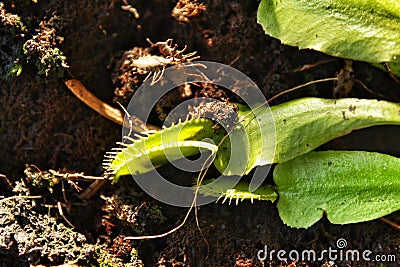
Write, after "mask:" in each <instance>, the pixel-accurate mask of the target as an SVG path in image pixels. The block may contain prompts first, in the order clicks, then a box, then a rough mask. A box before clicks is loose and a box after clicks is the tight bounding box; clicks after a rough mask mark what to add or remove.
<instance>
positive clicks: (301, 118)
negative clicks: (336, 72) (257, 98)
mask: <svg viewBox="0 0 400 267" xmlns="http://www.w3.org/2000/svg"><path fill="white" fill-rule="evenodd" d="M249 112H250V111H249V109H248V108H246V107H245V106H239V119H241V118H243V116H244V114H248V113H249ZM269 112H270V111H269V110H268V109H267V108H264V107H263V108H259V109H258V110H257V111H256V112H255V117H257V118H258V119H259V120H258V121H256V120H254V119H253V118H254V114H253V115H252V116H247V117H246V119H245V121H244V122H242V123H241V127H244V128H245V132H246V133H247V136H246V135H244V131H243V130H242V129H240V130H241V132H240V134H239V136H236V137H235V138H240V136H241V138H242V140H243V141H242V143H245V144H247V145H248V147H247V148H246V150H243V155H246V156H248V158H249V159H248V161H247V162H244V163H243V162H242V163H240V162H237V164H235V165H234V166H233V167H230V168H229V169H227V162H229V159H230V155H231V151H230V147H231V146H230V140H229V139H227V140H226V141H225V142H224V143H223V144H222V146H221V147H220V149H219V150H218V152H217V158H216V160H215V161H214V163H215V166H216V167H217V168H218V169H219V170H220V171H221V172H222V171H224V172H225V175H242V174H243V172H241V171H242V169H241V168H240V166H238V164H242V165H243V164H247V165H246V169H245V172H244V173H246V174H247V173H249V172H250V171H251V170H252V169H253V168H254V167H256V166H259V165H266V164H270V163H281V162H285V161H288V160H291V159H293V158H295V157H298V156H300V155H302V154H305V153H307V152H309V151H311V150H313V149H315V148H317V147H319V146H320V145H322V144H324V143H326V142H328V141H330V140H332V139H334V138H337V137H340V136H343V135H346V134H348V133H350V132H351V131H353V130H356V129H361V128H365V127H370V126H374V125H380V124H400V104H396V103H391V102H387V101H377V100H366V99H352V98H348V99H338V100H335V99H321V98H302V99H297V100H293V101H290V102H286V103H283V104H281V105H276V106H272V107H271V112H272V115H273V117H274V120H273V121H274V123H275V127H274V128H271V124H272V123H273V121H271V119H269V117H268V114H269ZM265 114H266V119H264V115H265ZM272 129H276V135H275V145H276V147H275V154H273V147H272V148H271V144H273V142H272V141H274V140H273V139H272V138H271V136H273V135H272V134H271V130H272ZM260 132H262V133H263V135H262V136H261V135H260ZM233 134H234V133H233ZM235 142H236V144H240V141H237V140H236V141H235ZM260 150H263V152H262V151H260ZM245 152H246V154H245ZM244 157H245V156H243V158H244ZM272 159H273V160H272Z"/></svg>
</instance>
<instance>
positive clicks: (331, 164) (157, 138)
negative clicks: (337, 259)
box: [105, 98, 400, 228]
mask: <svg viewBox="0 0 400 267" xmlns="http://www.w3.org/2000/svg"><path fill="white" fill-rule="evenodd" d="M238 107H239V111H238V117H239V123H238V124H237V125H236V127H235V128H234V130H233V131H232V132H231V133H230V134H229V135H228V136H227V138H223V136H224V133H223V132H222V133H221V132H220V131H216V130H215V129H214V128H215V127H213V126H214V123H213V122H212V121H211V120H209V119H204V118H195V119H188V120H186V121H184V122H180V123H178V124H176V125H173V126H171V127H168V128H163V129H162V130H161V131H158V132H156V133H154V134H149V135H148V136H145V137H138V139H137V140H132V143H131V144H124V147H123V148H121V149H118V150H119V151H117V152H115V153H113V154H112V155H111V158H110V159H109V161H108V162H106V164H105V165H106V167H107V168H108V172H109V173H110V174H112V175H113V177H114V182H116V181H118V179H119V177H120V176H122V175H129V174H142V173H146V172H149V171H151V170H153V169H154V168H156V167H159V166H161V165H163V164H165V163H167V162H168V160H167V157H166V156H165V154H164V153H165V152H167V153H168V154H171V153H172V155H173V156H172V159H178V158H180V157H184V156H189V155H194V154H197V153H199V149H198V148H206V149H208V150H210V151H211V152H212V154H215V153H216V158H215V160H214V165H215V166H216V167H217V169H218V170H219V171H220V172H221V173H223V174H224V175H227V176H225V177H223V179H221V178H220V179H218V180H217V182H216V183H212V184H211V183H208V182H207V181H206V182H205V183H203V185H202V186H200V187H199V188H198V192H199V193H201V194H205V195H211V196H215V197H220V198H223V199H224V200H225V201H226V200H228V199H229V202H231V201H232V200H233V199H234V201H235V202H236V203H238V201H239V200H243V199H250V200H253V199H260V200H270V201H274V200H275V199H276V198H277V196H279V200H278V209H279V213H280V216H281V218H282V220H283V221H284V222H285V223H286V224H288V225H290V226H292V227H298V228H307V227H309V226H311V225H312V224H313V223H315V222H316V221H318V220H319V219H320V218H321V216H322V214H323V213H324V212H326V213H327V216H328V218H329V219H330V220H331V221H332V222H333V223H353V222H360V221H366V220H371V219H375V218H378V217H381V216H383V215H386V214H389V213H391V212H393V211H395V210H398V209H400V206H399V204H397V203H400V201H399V200H400V199H399V196H400V179H399V177H400V175H399V174H400V173H398V169H400V168H399V167H400V159H397V158H394V157H391V156H387V155H383V154H378V153H370V152H351V151H341V152H339V151H329V152H310V151H312V150H314V149H315V148H317V147H318V146H320V145H322V144H324V143H326V142H328V141H330V140H332V139H334V138H337V137H340V136H343V135H346V134H348V133H350V132H351V131H353V130H356V129H361V128H365V127H370V126H375V125H382V124H393V125H399V124H400V104H396V103H391V102H387V101H377V100H362V99H338V100H334V99H320V98H303V99H297V100H294V101H290V102H287V103H284V104H281V105H277V106H273V107H271V112H272V115H273V117H274V121H275V128H276V136H275V139H276V147H275V154H274V155H271V154H268V153H263V151H261V150H260V149H259V148H260V147H264V148H265V147H267V148H268V138H266V137H268V131H270V128H271V127H270V123H271V119H266V120H263V118H264V112H265V113H266V114H267V112H268V110H267V108H265V107H262V106H261V107H260V108H257V109H256V110H255V111H253V112H254V113H251V111H250V110H249V109H248V108H247V107H246V106H243V105H238ZM265 116H266V118H268V117H267V115H265ZM255 117H256V118H257V121H256V119H255ZM264 130H265V131H267V133H266V135H264V136H263V138H261V136H262V133H263V131H264ZM235 134H236V135H235ZM244 135H247V136H244ZM232 136H235V138H239V140H240V138H241V137H242V138H243V142H247V145H248V147H247V148H246V150H245V151H243V154H244V155H245V156H244V157H242V159H246V160H242V161H238V162H235V164H233V166H232V165H229V161H230V159H231V153H230V152H231V146H230V138H231V137H232ZM204 138H212V139H214V143H216V144H218V145H217V146H216V145H213V144H210V143H208V142H204V141H202V140H203V139H204ZM236 141H237V140H236ZM260 142H265V143H264V146H262V145H260ZM170 159H171V158H170ZM272 163H279V164H278V165H277V166H276V168H275V170H274V173H273V177H274V181H275V184H276V185H268V184H267V185H263V186H262V187H260V188H258V189H257V190H256V191H254V192H249V191H248V186H247V185H246V184H245V183H244V182H242V181H240V182H239V183H238V184H237V185H236V186H234V187H231V186H227V184H229V183H227V181H229V179H230V178H229V176H230V175H236V176H237V175H239V176H242V175H244V174H247V173H249V172H250V171H251V170H252V169H253V168H255V167H256V166H260V165H264V164H272ZM240 164H242V166H237V165H240ZM203 174H204V173H203ZM203 174H201V175H203ZM199 179H200V178H199ZM202 179H203V176H201V180H202ZM198 183H199V182H198ZM230 184H231V183H230ZM196 192H197V190H196ZM302 199H304V200H308V201H303V200H302ZM194 203H195V201H194ZM344 203H351V205H350V206H349V205H347V206H345V205H342V204H344ZM295 211H296V212H295ZM303 217H306V218H303Z"/></svg>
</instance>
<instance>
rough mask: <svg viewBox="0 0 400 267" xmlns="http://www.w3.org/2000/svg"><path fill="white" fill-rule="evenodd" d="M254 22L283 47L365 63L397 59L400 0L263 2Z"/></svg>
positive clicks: (399, 53) (399, 40) (399, 36)
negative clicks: (297, 48)
mask: <svg viewBox="0 0 400 267" xmlns="http://www.w3.org/2000/svg"><path fill="white" fill-rule="evenodd" d="M257 20H258V23H260V24H261V25H262V27H263V28H264V31H265V33H266V34H268V35H271V36H273V37H275V38H278V39H280V40H281V41H282V43H284V44H288V45H292V46H298V47H299V48H301V49H302V48H312V49H315V50H318V51H321V52H324V53H326V54H328V55H332V56H337V57H343V58H350V59H355V60H363V61H368V62H393V61H399V60H400V58H399V56H400V2H399V1H394V0H329V1H328V0H322V1H321V0H262V1H261V3H260V6H259V9H258V14H257Z"/></svg>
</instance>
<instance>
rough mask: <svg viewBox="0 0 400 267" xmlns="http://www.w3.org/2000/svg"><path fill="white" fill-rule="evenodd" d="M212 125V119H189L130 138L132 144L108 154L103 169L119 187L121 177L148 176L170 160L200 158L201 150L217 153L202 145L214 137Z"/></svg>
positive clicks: (212, 146) (208, 146)
mask: <svg viewBox="0 0 400 267" xmlns="http://www.w3.org/2000/svg"><path fill="white" fill-rule="evenodd" d="M213 125H214V123H213V122H212V121H211V120H209V119H203V118H197V119H190V120H187V121H184V122H180V123H178V124H176V125H172V126H171V127H168V128H163V129H162V130H160V131H158V132H156V133H153V134H149V135H148V136H137V139H131V138H128V139H129V140H130V141H132V143H126V144H122V145H123V148H116V149H114V150H115V152H109V153H108V156H106V158H107V159H106V160H104V162H103V165H104V168H105V169H106V170H107V172H108V173H109V174H111V175H112V176H113V177H114V179H113V182H114V183H116V182H118V180H119V177H120V176H121V175H132V174H143V173H146V172H149V171H151V170H154V169H155V168H157V167H160V166H162V165H164V164H166V163H167V162H168V160H170V161H173V160H176V159H179V158H183V157H186V156H192V155H195V154H198V153H199V152H200V150H199V148H200V149H207V150H210V151H211V152H212V153H216V151H217V149H218V147H217V146H216V145H214V144H211V143H209V142H205V141H202V140H203V139H205V138H211V137H212V136H213V131H214V130H213V128H212V127H213ZM167 157H168V158H167Z"/></svg>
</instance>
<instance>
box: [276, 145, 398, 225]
mask: <svg viewBox="0 0 400 267" xmlns="http://www.w3.org/2000/svg"><path fill="white" fill-rule="evenodd" d="M274 180H275V183H276V185H277V187H276V190H277V191H278V194H279V200H278V210H279V216H280V217H281V219H282V220H283V222H284V223H285V224H287V225H289V226H291V227H296V228H308V227H310V226H311V225H313V224H314V223H315V222H317V221H318V220H319V219H320V218H321V217H322V216H323V213H324V212H325V213H326V215H327V217H328V219H329V220H330V221H331V222H332V223H335V224H348V223H357V222H362V221H368V220H373V219H376V218H379V217H382V216H385V215H387V214H390V213H392V212H394V211H396V210H399V209H400V159H398V158H395V157H392V156H388V155H384V154H379V153H373V152H362V151H324V152H310V153H308V154H306V155H303V156H301V157H298V158H296V159H294V160H291V161H287V162H285V163H281V164H278V165H277V166H276V168H275V170H274Z"/></svg>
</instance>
